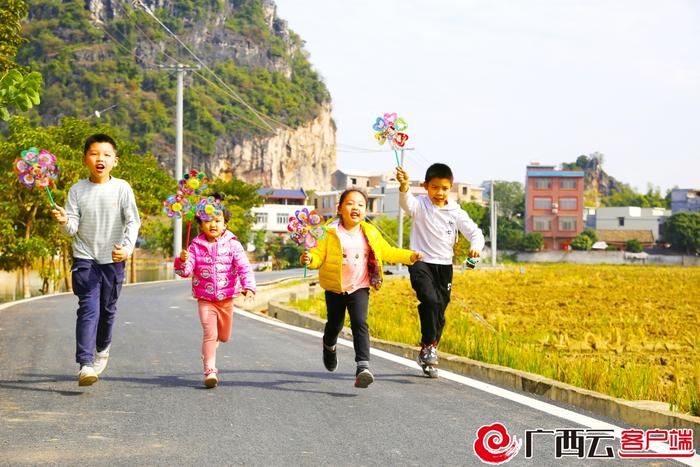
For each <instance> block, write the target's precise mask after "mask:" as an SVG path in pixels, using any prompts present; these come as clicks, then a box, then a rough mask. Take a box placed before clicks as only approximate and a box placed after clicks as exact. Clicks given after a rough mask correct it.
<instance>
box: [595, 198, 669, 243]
mask: <svg viewBox="0 0 700 467" xmlns="http://www.w3.org/2000/svg"><path fill="white" fill-rule="evenodd" d="M584 215H585V217H586V226H587V227H591V228H594V229H595V230H650V231H651V232H652V236H653V237H654V241H657V240H658V239H659V236H660V234H659V231H660V226H661V225H663V223H664V222H666V219H667V218H668V217H669V216H670V215H671V211H670V210H668V209H664V208H640V207H636V206H624V207H608V208H595V209H594V208H586V209H585V211H584Z"/></svg>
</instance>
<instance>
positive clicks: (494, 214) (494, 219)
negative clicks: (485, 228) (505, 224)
mask: <svg viewBox="0 0 700 467" xmlns="http://www.w3.org/2000/svg"><path fill="white" fill-rule="evenodd" d="M495 184H496V182H495V180H491V232H490V234H491V235H490V237H491V266H493V267H496V256H497V251H498V250H497V245H496V244H497V243H498V242H497V237H498V203H497V202H496V199H495V197H494V195H493V193H494V190H493V186H494V185H495Z"/></svg>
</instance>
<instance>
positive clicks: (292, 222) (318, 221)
mask: <svg viewBox="0 0 700 467" xmlns="http://www.w3.org/2000/svg"><path fill="white" fill-rule="evenodd" d="M287 230H288V231H289V233H290V235H289V238H290V239H291V240H292V241H293V242H294V243H296V244H297V245H300V246H303V247H304V249H305V250H307V251H308V250H309V249H310V248H313V247H315V246H316V245H317V244H318V240H321V239H323V238H324V237H325V235H326V226H325V225H324V224H323V218H322V217H321V216H320V215H319V214H318V213H317V212H316V211H311V212H309V210H308V209H306V208H304V209H300V210H298V211H296V212H295V213H294V216H292V217H290V218H289V224H288V225H287ZM304 277H306V265H304Z"/></svg>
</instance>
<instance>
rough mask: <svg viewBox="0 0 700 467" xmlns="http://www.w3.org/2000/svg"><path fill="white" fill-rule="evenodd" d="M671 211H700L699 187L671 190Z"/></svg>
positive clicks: (674, 212)
mask: <svg viewBox="0 0 700 467" xmlns="http://www.w3.org/2000/svg"><path fill="white" fill-rule="evenodd" d="M671 211H672V212H673V214H676V213H677V212H700V189H690V188H674V189H673V190H671Z"/></svg>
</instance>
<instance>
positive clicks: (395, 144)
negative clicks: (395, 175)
mask: <svg viewBox="0 0 700 467" xmlns="http://www.w3.org/2000/svg"><path fill="white" fill-rule="evenodd" d="M406 128H408V123H406V120H404V119H403V118H401V117H397V116H396V112H392V113H385V114H384V116H382V117H377V120H375V122H374V125H372V129H373V130H374V131H376V133H375V134H374V138H375V139H376V140H377V142H378V143H379V144H380V145H381V144H384V143H386V142H387V141H388V142H389V145H390V146H391V148H392V149H393V150H394V156H395V157H396V166H397V167H400V166H401V164H400V162H399V155H398V153H397V149H403V147H404V145H405V144H406V141H408V135H407V134H406V133H404V131H405V130H406Z"/></svg>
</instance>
